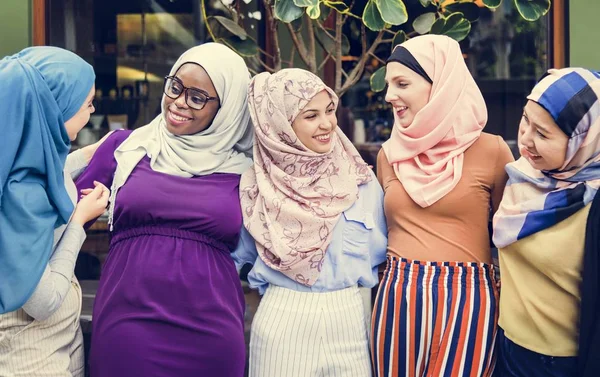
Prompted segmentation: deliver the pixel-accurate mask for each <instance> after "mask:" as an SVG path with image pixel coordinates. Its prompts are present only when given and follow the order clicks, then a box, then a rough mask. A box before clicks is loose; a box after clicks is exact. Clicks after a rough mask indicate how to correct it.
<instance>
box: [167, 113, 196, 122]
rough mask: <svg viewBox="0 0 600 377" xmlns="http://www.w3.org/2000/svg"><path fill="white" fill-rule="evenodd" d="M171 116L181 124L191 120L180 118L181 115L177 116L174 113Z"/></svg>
mask: <svg viewBox="0 0 600 377" xmlns="http://www.w3.org/2000/svg"><path fill="white" fill-rule="evenodd" d="M171 116H172V117H173V119H175V120H178V121H180V122H185V121H186V120H190V119H191V118H184V117H180V116H179V115H175V114H174V113H171Z"/></svg>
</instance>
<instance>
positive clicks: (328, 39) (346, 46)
mask: <svg viewBox="0 0 600 377" xmlns="http://www.w3.org/2000/svg"><path fill="white" fill-rule="evenodd" d="M326 30H327V33H329V35H328V34H327V33H326V32H325V31H324V30H323V29H321V28H317V29H315V36H316V37H317V40H318V41H319V43H320V44H321V46H323V48H324V49H325V51H327V52H328V53H330V54H332V55H335V40H334V36H335V30H333V29H326ZM349 52H350V41H349V40H348V37H346V36H345V35H344V34H342V55H348V53H349Z"/></svg>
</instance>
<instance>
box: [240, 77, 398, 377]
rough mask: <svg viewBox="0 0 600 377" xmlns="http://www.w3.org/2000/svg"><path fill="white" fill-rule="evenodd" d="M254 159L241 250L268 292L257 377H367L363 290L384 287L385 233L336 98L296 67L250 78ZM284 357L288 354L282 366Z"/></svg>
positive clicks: (256, 352)
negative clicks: (380, 278) (380, 279)
mask: <svg viewBox="0 0 600 377" xmlns="http://www.w3.org/2000/svg"><path fill="white" fill-rule="evenodd" d="M248 104H249V107H250V114H251V117H252V121H253V124H254V127H255V133H256V137H255V143H254V165H253V167H252V168H251V169H249V170H248V171H246V172H245V173H244V174H243V175H242V179H241V182H240V200H241V205H242V211H243V216H244V227H245V229H244V230H243V232H242V236H241V241H240V244H239V246H238V250H237V251H236V252H235V253H234V258H235V260H236V262H237V264H238V266H240V267H241V266H242V265H243V264H245V263H251V264H253V268H252V270H251V271H250V273H249V275H248V279H249V282H250V286H251V287H253V288H257V289H258V290H259V292H260V293H261V294H264V297H263V299H262V301H261V305H260V308H259V310H258V312H257V313H256V316H255V318H254V322H253V325H252V335H251V340H250V376H261V377H264V376H288V375H296V376H315V375H323V376H329V375H333V374H332V373H334V371H335V375H336V376H370V375H371V366H370V361H369V350H368V342H367V331H366V326H365V318H366V317H365V313H364V310H363V301H362V298H361V295H360V291H359V289H358V286H363V287H367V288H370V287H373V286H374V285H375V284H376V283H377V266H378V265H379V264H380V263H382V262H383V261H384V259H385V250H386V246H387V237H386V234H387V231H386V225H385V219H384V214H383V202H382V201H383V192H382V190H381V187H380V186H379V184H378V183H377V181H376V180H375V179H373V178H374V175H373V173H372V172H371V171H370V169H369V167H368V166H367V165H366V164H365V162H364V161H363V160H362V158H361V157H360V155H359V153H358V152H357V150H356V149H355V148H354V146H353V145H352V143H351V142H350V141H349V140H348V138H347V137H346V136H345V135H344V134H343V133H342V132H341V131H340V130H339V128H337V119H336V116H335V110H336V108H337V105H338V98H337V96H336V95H335V93H334V92H333V91H332V90H331V89H330V88H328V87H327V86H326V85H325V84H324V83H323V82H322V81H321V80H320V79H319V78H318V77H317V76H315V75H313V74H312V73H310V72H307V71H304V70H301V69H284V70H282V71H280V72H278V73H276V74H269V73H262V74H259V75H257V76H256V77H255V78H254V79H253V80H252V82H251V84H250V89H249V93H248ZM282 361H285V362H282Z"/></svg>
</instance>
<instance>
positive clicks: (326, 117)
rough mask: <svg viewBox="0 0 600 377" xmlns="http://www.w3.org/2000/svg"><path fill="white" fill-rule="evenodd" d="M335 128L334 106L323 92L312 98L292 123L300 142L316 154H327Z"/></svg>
mask: <svg viewBox="0 0 600 377" xmlns="http://www.w3.org/2000/svg"><path fill="white" fill-rule="evenodd" d="M336 127H337V118H336V116H335V104H334V102H333V100H332V99H331V96H330V95H329V93H328V92H327V91H325V90H323V91H321V92H319V93H318V94H317V95H316V96H314V97H313V99H311V100H310V102H309V103H308V104H306V106H305V107H304V108H303V109H302V111H301V112H300V113H299V114H298V115H297V116H296V119H294V122H293V123H292V129H293V130H294V132H295V133H296V136H298V139H299V140H300V142H301V143H302V144H303V145H304V146H305V147H306V148H308V149H310V150H311V151H313V152H316V153H327V152H329V150H330V149H331V138H332V134H333V132H334V131H335V128H336Z"/></svg>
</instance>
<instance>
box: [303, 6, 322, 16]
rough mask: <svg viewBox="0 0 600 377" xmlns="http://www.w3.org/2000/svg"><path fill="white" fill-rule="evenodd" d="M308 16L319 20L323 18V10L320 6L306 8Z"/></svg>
mask: <svg viewBox="0 0 600 377" xmlns="http://www.w3.org/2000/svg"><path fill="white" fill-rule="evenodd" d="M306 14H307V15H308V17H310V18H312V19H313V20H316V19H317V18H319V17H321V8H320V7H319V5H315V6H310V7H306Z"/></svg>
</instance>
